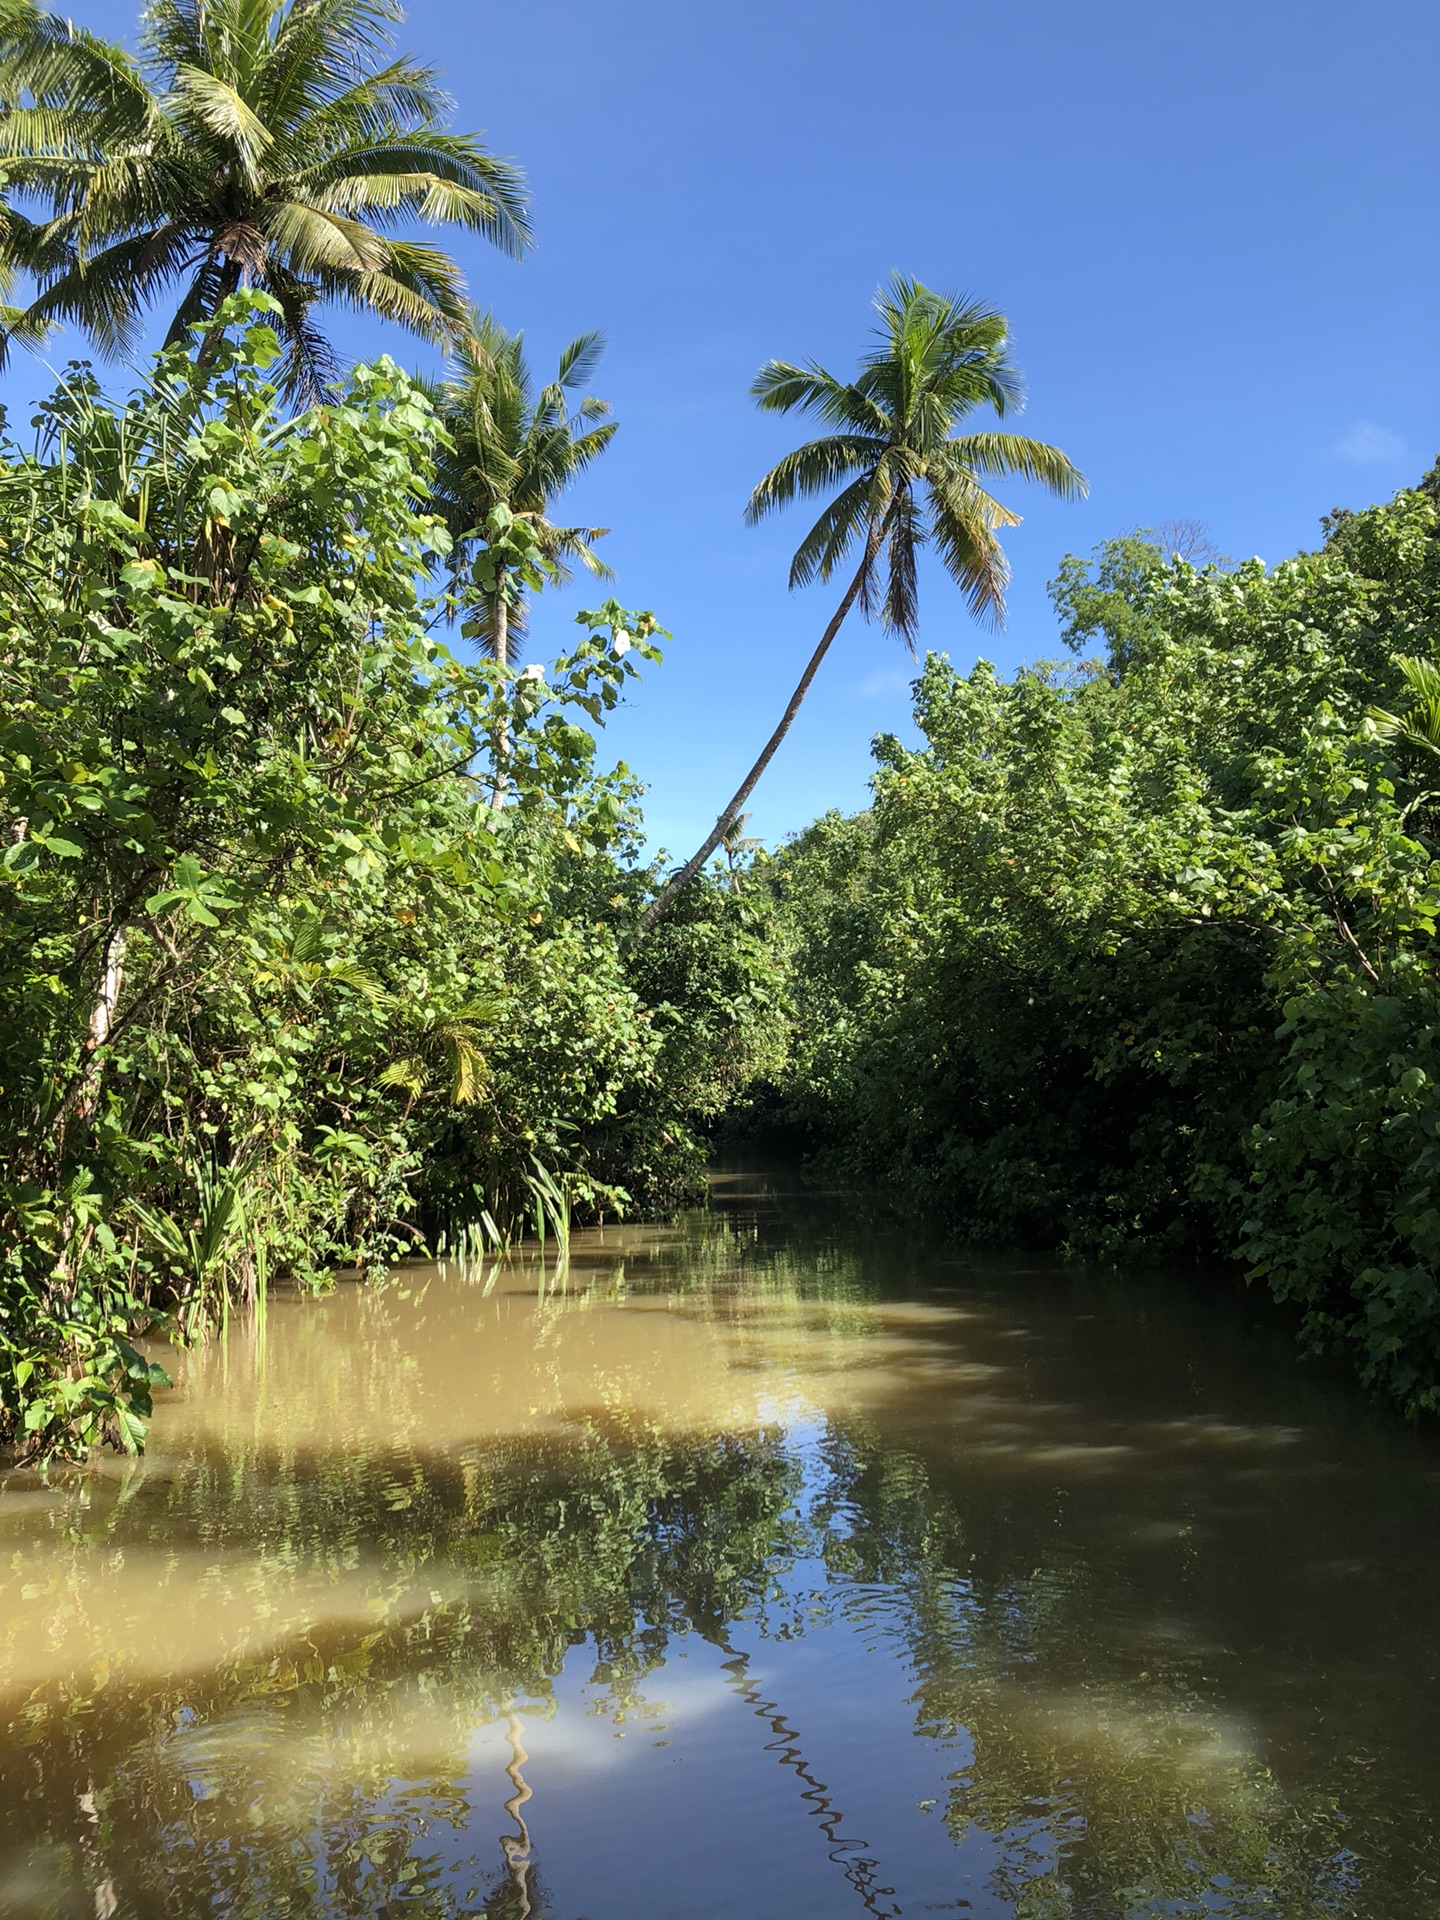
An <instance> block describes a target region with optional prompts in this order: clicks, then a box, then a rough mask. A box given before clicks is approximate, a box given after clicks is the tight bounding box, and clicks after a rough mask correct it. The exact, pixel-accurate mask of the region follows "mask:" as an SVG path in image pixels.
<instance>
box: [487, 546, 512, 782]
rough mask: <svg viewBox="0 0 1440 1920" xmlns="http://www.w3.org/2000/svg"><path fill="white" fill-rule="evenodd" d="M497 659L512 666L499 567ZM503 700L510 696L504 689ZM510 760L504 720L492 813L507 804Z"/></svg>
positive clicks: (497, 749) (497, 752) (507, 727)
mask: <svg viewBox="0 0 1440 1920" xmlns="http://www.w3.org/2000/svg"><path fill="white" fill-rule="evenodd" d="M494 634H495V658H496V660H497V661H498V662H499V663H500V665H501V667H502V668H503V667H508V666H509V664H510V609H509V606H508V605H507V603H506V599H505V569H504V568H503V567H499V568H497V569H496V572H495V624H494ZM500 697H501V699H502V700H508V698H509V696H508V695H507V694H506V693H505V692H504V690H503V688H502V690H501V695H500ZM509 758H510V723H509V721H508V720H504V721H502V722H501V725H500V737H499V739H498V740H497V741H496V743H495V785H494V786H493V787H492V788H491V790H490V811H491V813H498V812H499V811H500V809H501V807H502V806H504V804H505V763H506V761H507V760H508V759H509Z"/></svg>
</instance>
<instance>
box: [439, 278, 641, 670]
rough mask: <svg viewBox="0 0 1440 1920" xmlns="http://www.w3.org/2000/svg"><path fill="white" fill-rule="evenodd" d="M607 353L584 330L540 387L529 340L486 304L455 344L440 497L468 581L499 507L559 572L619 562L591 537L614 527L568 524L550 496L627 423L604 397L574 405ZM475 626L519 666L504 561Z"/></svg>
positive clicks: (516, 588) (477, 603) (521, 603)
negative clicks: (554, 512) (556, 516)
mask: <svg viewBox="0 0 1440 1920" xmlns="http://www.w3.org/2000/svg"><path fill="white" fill-rule="evenodd" d="M604 351H605V341H604V336H603V335H601V334H599V333H582V334H580V335H579V336H578V337H577V338H576V339H574V340H572V341H571V342H570V344H569V346H568V347H566V349H565V351H564V352H563V353H562V354H561V356H560V365H559V369H558V371H557V372H556V375H555V378H554V379H553V380H552V381H550V382H549V384H548V385H546V386H544V387H541V388H540V390H539V392H538V393H537V392H536V390H535V379H534V375H533V374H532V372H531V369H530V363H529V361H528V360H527V359H526V357H525V336H524V334H523V333H510V332H508V331H507V330H506V328H504V327H502V326H501V325H500V323H499V321H498V320H496V319H495V317H494V316H493V314H489V313H481V312H479V311H478V310H476V311H475V312H473V313H472V314H471V316H470V324H469V327H468V329H467V331H466V333H465V335H464V337H463V339H462V341H461V343H460V345H459V346H458V347H457V348H456V349H455V351H454V354H453V356H452V358H451V363H450V366H449V368H448V370H447V378H446V379H445V381H444V383H443V384H442V385H441V386H440V387H439V388H438V389H436V390H435V399H436V404H437V409H438V411H439V414H440V417H441V419H442V420H443V422H444V424H445V427H446V430H447V432H448V433H449V436H450V439H451V442H452V444H451V446H450V447H448V448H442V449H441V450H440V452H439V453H438V455H437V468H436V474H435V482H434V486H433V489H432V504H433V505H434V506H435V507H436V508H437V509H438V511H439V512H440V513H441V515H442V516H443V517H444V520H445V524H446V527H447V530H448V531H449V533H450V536H451V539H452V540H453V541H454V543H455V544H454V547H453V550H452V552H451V556H450V564H451V568H452V570H453V572H454V574H455V577H456V580H457V582H458V581H460V580H461V579H463V578H464V577H465V575H466V573H467V570H469V569H470V568H471V567H472V565H473V562H474V560H475V559H476V557H477V555H478V554H479V553H480V552H481V551H482V550H483V544H484V531H483V530H484V527H485V522H486V520H487V519H488V517H489V516H490V514H491V513H492V512H493V511H494V509H495V508H497V507H504V508H507V509H508V510H509V512H510V514H511V515H512V516H513V517H514V519H515V520H519V521H523V522H525V523H526V525H527V527H528V530H529V532H530V533H531V534H532V535H533V537H534V545H535V547H536V549H537V551H538V553H539V554H540V556H541V557H542V559H543V560H544V561H545V562H546V563H548V565H549V567H550V568H551V569H553V572H554V574H555V576H556V577H558V578H559V579H561V580H564V579H567V578H568V577H569V573H570V566H569V563H570V562H571V561H572V560H578V561H579V562H580V564H581V565H582V566H584V567H587V568H588V569H589V571H590V572H591V573H593V574H595V575H597V576H598V577H601V578H605V579H608V578H610V577H611V576H610V569H609V568H608V567H607V566H606V565H605V563H604V561H603V560H601V559H600V557H599V555H598V554H596V553H595V552H594V550H593V549H592V547H591V545H590V543H591V541H592V540H598V539H599V538H600V537H601V535H602V534H604V533H605V532H606V531H607V529H606V528H604V527H565V526H559V525H557V524H556V523H555V522H553V521H552V520H551V519H550V510H551V502H552V501H553V500H554V498H555V496H556V495H557V494H559V493H562V492H563V491H564V490H565V488H566V487H568V486H569V485H570V484H571V482H572V481H573V480H575V479H576V478H577V477H578V476H579V475H580V474H581V473H583V472H584V471H585V469H586V468H587V467H588V466H589V465H590V464H591V462H592V461H594V460H596V459H597V458H598V457H599V455H600V454H602V453H603V452H604V451H605V449H606V447H608V446H609V444H610V442H611V440H612V439H613V438H614V436H615V429H616V425H617V423H616V422H615V421H614V420H612V419H611V418H610V409H609V407H608V406H607V405H606V403H605V402H604V401H603V400H597V399H596V398H595V397H594V396H593V395H592V394H587V395H585V396H584V397H583V398H582V399H581V400H580V401H579V404H578V405H577V406H575V407H574V409H573V411H572V406H571V396H572V395H574V394H575V393H576V392H578V390H579V389H580V388H581V387H583V386H584V384H585V382H586V381H587V380H588V379H589V378H590V376H591V374H592V373H593V372H594V371H595V368H596V366H597V365H598V364H599V361H600V357H601V355H602V354H603V353H604ZM467 598H468V599H469V600H470V601H471V605H472V613H473V619H474V625H473V626H472V627H471V628H469V629H468V631H470V632H472V633H473V634H474V636H475V637H476V638H478V639H479V641H480V644H481V646H482V647H483V649H484V650H485V651H486V652H487V653H488V654H490V655H491V657H492V658H493V659H495V660H498V661H499V663H500V665H501V666H508V665H509V664H510V662H511V661H512V660H514V659H515V658H517V657H518V653H519V649H520V647H521V646H522V645H523V644H524V639H525V632H526V624H527V622H526V605H525V595H524V591H523V588H522V587H521V585H520V583H519V581H518V580H516V579H515V578H513V577H511V576H510V574H509V573H508V571H507V569H506V568H505V567H504V566H499V567H495V568H488V569H486V585H485V587H484V588H483V589H481V588H478V587H475V586H474V585H473V583H472V589H471V592H470V593H469V595H467Z"/></svg>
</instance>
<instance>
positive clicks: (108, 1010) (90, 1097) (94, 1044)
mask: <svg viewBox="0 0 1440 1920" xmlns="http://www.w3.org/2000/svg"><path fill="white" fill-rule="evenodd" d="M129 937H130V929H129V928H128V927H127V926H126V925H125V924H124V923H123V922H122V923H121V924H120V925H119V926H118V927H117V928H116V929H115V931H114V933H112V934H111V936H110V939H109V943H108V944H107V946H106V948H105V971H104V974H103V976H102V978H101V981H100V990H99V992H98V993H97V994H96V996H95V1002H94V1005H93V1006H92V1007H91V1009H90V1026H89V1031H88V1032H87V1034H86V1036H85V1054H86V1060H85V1076H84V1079H83V1081H82V1083H81V1087H80V1092H79V1095H78V1097H77V1099H76V1101H75V1111H76V1112H77V1113H79V1114H81V1115H84V1116H88V1115H90V1114H92V1113H93V1112H94V1111H95V1107H96V1104H97V1102H98V1101H99V1098H100V1072H101V1066H100V1061H99V1059H98V1058H97V1056H98V1054H99V1052H100V1049H101V1048H102V1047H103V1046H104V1045H105V1042H106V1041H107V1040H108V1039H109V1037H110V1029H111V1027H112V1026H113V1025H114V1024H115V1009H116V1007H117V1006H118V1005H119V1002H120V989H121V987H122V985H123V984H124V980H125V947H126V943H127V941H128V939H129Z"/></svg>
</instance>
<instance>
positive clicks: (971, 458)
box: [945, 433, 1089, 500]
mask: <svg viewBox="0 0 1440 1920" xmlns="http://www.w3.org/2000/svg"><path fill="white" fill-rule="evenodd" d="M945 460H946V462H947V463H950V464H953V465H956V466H959V467H966V468H970V469H971V470H972V471H973V472H975V473H984V474H989V475H991V476H992V477H996V478H1000V477H1009V476H1011V475H1014V476H1015V477H1017V478H1019V479H1022V480H1033V481H1035V482H1036V483H1037V484H1038V485H1040V486H1042V487H1046V488H1048V490H1049V491H1050V492H1051V493H1054V494H1058V495H1059V497H1060V498H1061V499H1062V500H1083V499H1084V498H1085V496H1086V494H1087V493H1088V492H1089V485H1088V483H1087V481H1086V479H1085V476H1084V474H1083V473H1081V471H1080V469H1079V468H1078V467H1076V466H1074V465H1073V464H1072V463H1071V461H1070V460H1069V459H1068V458H1067V456H1066V455H1065V454H1063V453H1062V452H1061V451H1060V449H1059V448H1058V447H1051V446H1047V445H1046V443H1045V442H1044V441H1043V440H1031V439H1030V438H1028V436H1026V435H1025V434H1019V433H968V434H965V435H963V436H961V437H958V438H956V439H953V440H951V441H949V442H948V444H947V445H946V447H945Z"/></svg>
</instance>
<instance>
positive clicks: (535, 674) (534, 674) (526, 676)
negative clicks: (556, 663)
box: [520, 665, 545, 680]
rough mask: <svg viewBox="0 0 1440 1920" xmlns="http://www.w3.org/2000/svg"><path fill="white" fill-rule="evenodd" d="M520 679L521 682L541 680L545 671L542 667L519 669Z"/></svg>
mask: <svg viewBox="0 0 1440 1920" xmlns="http://www.w3.org/2000/svg"><path fill="white" fill-rule="evenodd" d="M520 678H521V679H522V680H543V679H544V678H545V669H544V667H540V666H533V665H532V666H528V667H522V668H521V669H520Z"/></svg>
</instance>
